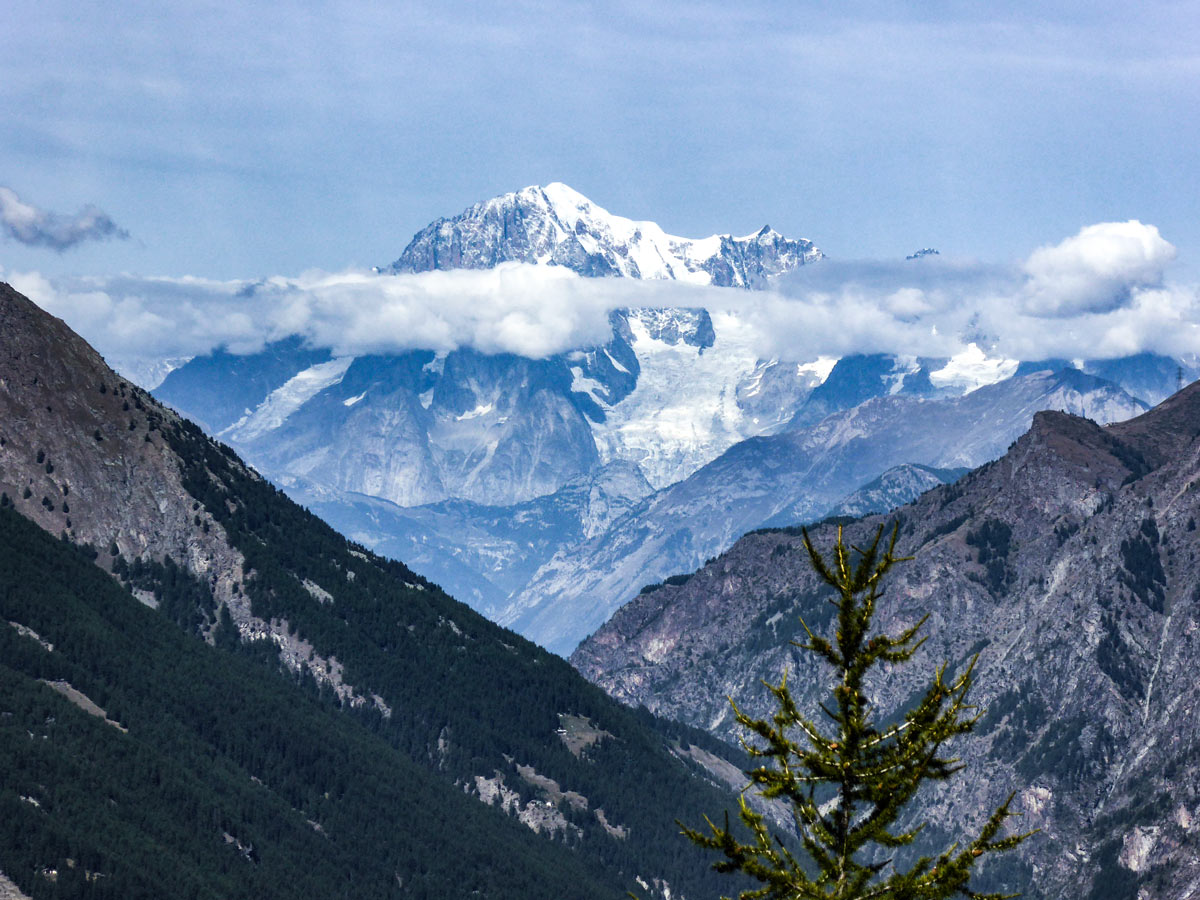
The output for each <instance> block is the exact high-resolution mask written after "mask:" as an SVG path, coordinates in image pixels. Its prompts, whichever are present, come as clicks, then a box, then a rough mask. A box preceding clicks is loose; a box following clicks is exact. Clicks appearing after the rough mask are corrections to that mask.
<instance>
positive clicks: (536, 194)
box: [384, 181, 822, 288]
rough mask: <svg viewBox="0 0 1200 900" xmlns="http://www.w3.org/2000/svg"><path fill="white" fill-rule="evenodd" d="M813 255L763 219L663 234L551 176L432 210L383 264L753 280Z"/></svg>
mask: <svg viewBox="0 0 1200 900" xmlns="http://www.w3.org/2000/svg"><path fill="white" fill-rule="evenodd" d="M821 257H822V254H821V251H820V250H818V249H817V248H816V247H815V246H814V245H813V244H812V242H811V241H806V240H797V241H792V240H788V239H786V238H784V237H783V236H782V235H780V234H779V233H778V232H776V231H774V230H773V229H771V228H770V227H769V226H764V227H763V228H761V229H760V230H759V231H757V232H755V233H754V234H751V235H746V236H745V237H734V236H732V235H730V234H715V235H711V236H709V237H706V238H699V239H691V238H685V237H679V236H678V235H673V234H667V232H665V231H664V230H663V229H662V228H661V227H660V226H659V225H658V224H657V223H655V222H648V221H636V220H633V219H628V218H625V217H624V216H618V215H615V214H613V213H610V212H609V211H608V210H606V209H604V208H603V207H601V206H598V205H596V204H595V203H593V202H592V201H591V200H589V199H588V198H587V197H585V196H583V194H580V193H579V192H578V191H576V190H574V189H573V188H571V187H569V186H567V185H565V184H563V183H562V182H557V181H556V182H551V183H550V184H547V185H545V186H544V187H539V186H536V185H535V186H530V187H527V188H523V189H521V190H519V191H514V192H512V193H508V194H502V195H501V196H499V197H494V198H492V199H491V200H485V201H483V202H482V203H477V204H475V205H474V206H472V207H470V208H469V209H467V210H465V211H464V212H463V213H462V214H460V215H458V216H455V217H454V218H451V219H438V220H437V221H436V222H433V223H432V224H430V225H429V226H427V227H426V228H424V229H423V230H422V231H420V232H418V233H417V235H416V236H415V237H414V238H413V239H412V241H411V242H410V243H409V245H408V247H406V248H405V250H404V252H403V253H402V254H401V255H400V258H399V259H397V260H396V261H395V262H394V263H392V264H391V266H389V267H387V268H386V269H384V271H386V272H390V273H392V274H396V273H401V272H424V271H429V270H431V269H457V268H468V269H478V268H489V267H491V266H494V265H496V264H497V263H500V262H507V261H518V262H526V263H532V264H536V265H561V266H565V267H567V268H570V269H572V270H574V271H576V272H578V273H579V274H581V275H585V276H593V277H596V276H610V277H624V278H641V279H663V280H672V281H685V282H689V283H693V284H711V285H719V286H727V287H744V288H753V287H762V286H763V285H765V283H766V281H767V279H768V278H770V277H771V276H773V275H778V274H780V273H782V272H787V271H791V270H792V269H795V268H798V267H799V266H802V265H805V264H806V263H810V262H815V261H816V260H818V259H820V258H821Z"/></svg>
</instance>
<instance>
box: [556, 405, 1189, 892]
mask: <svg viewBox="0 0 1200 900" xmlns="http://www.w3.org/2000/svg"><path fill="white" fill-rule="evenodd" d="M1197 518H1200V385H1193V386H1191V387H1190V388H1187V389H1186V390H1184V391H1183V392H1182V393H1180V394H1178V395H1176V396H1175V397H1172V398H1171V399H1169V400H1168V401H1166V402H1165V403H1164V404H1162V405H1161V406H1160V407H1158V408H1156V409H1154V410H1152V411H1151V412H1149V413H1146V414H1145V415H1142V416H1140V417H1138V418H1135V419H1132V420H1130V421H1128V422H1125V423H1121V424H1117V425H1111V426H1108V427H1107V428H1102V427H1100V426H1098V425H1096V424H1095V423H1093V422H1090V421H1088V420H1086V419H1082V418H1077V417H1074V416H1069V415H1065V414H1061V413H1052V412H1043V413H1039V414H1038V415H1037V416H1036V417H1035V418H1034V422H1033V426H1032V428H1031V429H1030V430H1029V432H1028V433H1027V434H1025V435H1024V436H1023V437H1021V438H1020V439H1019V440H1018V441H1017V442H1016V443H1015V444H1014V445H1013V447H1012V448H1011V449H1010V450H1009V451H1008V453H1007V454H1005V455H1004V456H1003V458H1001V459H1000V460H998V461H996V462H994V463H991V464H989V465H986V466H984V467H982V468H980V469H978V470H976V471H974V472H973V473H971V474H970V475H968V476H966V477H965V478H964V479H962V480H961V481H959V482H957V483H955V484H953V485H947V486H944V487H939V488H935V489H934V490H932V491H930V492H929V493H927V494H925V495H924V496H922V497H921V499H919V500H918V501H916V502H915V503H913V504H911V505H909V506H907V507H904V508H902V509H901V510H899V511H898V512H897V514H896V519H897V521H899V522H900V523H901V541H900V548H899V549H900V551H901V552H902V553H904V554H906V555H913V556H915V559H914V560H913V561H911V562H908V563H905V564H903V565H902V566H900V567H899V568H898V569H897V574H896V575H895V577H894V578H893V579H892V582H891V584H890V585H889V586H888V589H887V592H886V595H885V597H884V600H883V602H882V604H881V606H880V610H879V624H880V626H881V627H883V628H886V629H888V630H890V631H895V630H897V629H899V628H902V627H904V626H906V625H910V624H912V623H914V622H916V621H917V620H918V619H919V618H920V617H921V616H923V615H925V614H926V613H928V614H929V617H930V618H929V621H928V623H927V626H926V630H927V633H928V635H929V641H928V643H927V644H926V645H925V646H924V647H923V648H922V650H921V652H920V653H919V654H918V656H917V658H916V660H915V661H914V663H913V664H911V665H909V666H904V667H900V668H898V669H896V670H895V672H894V674H893V675H891V676H889V677H888V678H887V679H886V680H880V681H878V682H876V683H875V684H874V685H873V688H872V690H873V694H874V696H873V702H874V703H876V705H878V707H879V708H880V710H881V711H882V712H883V713H884V714H887V713H888V712H889V711H890V710H892V709H896V708H898V707H899V706H901V705H904V704H906V703H907V702H908V698H909V697H910V696H911V695H912V693H913V691H914V690H916V689H917V687H918V684H919V682H920V681H921V680H922V679H924V678H925V677H926V676H927V675H928V673H929V672H930V671H931V669H932V667H934V666H935V665H937V664H939V663H941V662H943V661H949V662H950V664H951V665H952V666H961V665H962V664H963V663H964V662H965V660H967V659H969V658H970V657H971V656H972V655H973V654H975V653H977V652H978V653H980V661H979V669H978V688H977V691H976V694H975V700H976V702H977V703H979V704H980V705H981V706H982V707H984V708H985V709H986V714H985V716H984V718H983V719H982V720H981V722H980V725H979V728H978V730H977V734H975V735H974V736H970V737H967V738H964V739H962V740H961V741H960V742H958V744H957V745H956V746H955V748H954V752H955V753H956V754H957V755H962V756H963V758H964V761H965V762H966V763H967V769H966V772H965V773H964V774H963V775H961V776H959V777H958V778H957V779H955V780H953V781H951V782H950V783H949V784H948V785H947V786H946V787H945V788H943V789H940V790H935V791H930V792H928V793H926V794H924V795H923V800H922V804H923V809H922V815H923V817H925V818H927V819H930V820H932V821H933V822H935V823H940V822H950V821H953V822H962V823H967V822H970V821H978V820H979V818H980V817H981V816H982V815H984V814H985V812H986V811H987V810H988V809H990V808H993V807H994V806H995V805H996V804H997V802H999V801H1000V800H1002V799H1003V797H1004V796H1005V795H1006V794H1007V792H1008V791H1010V790H1015V791H1017V792H1018V795H1017V801H1016V805H1017V808H1018V809H1019V810H1020V811H1021V812H1023V813H1024V815H1025V819H1024V820H1023V821H1022V822H1021V823H1020V827H1022V828H1025V827H1030V828H1034V827H1036V828H1041V829H1042V832H1041V833H1040V834H1039V835H1038V836H1036V837H1035V838H1032V839H1031V840H1030V841H1029V842H1028V844H1027V845H1026V847H1025V848H1023V849H1022V850H1021V851H1020V853H1019V854H1018V855H1017V860H1012V861H1010V862H1009V863H1008V869H1007V873H1008V875H1009V876H1010V877H1011V878H1012V879H1013V880H1010V881H1009V884H1010V886H1013V887H1016V888H1019V889H1021V890H1023V891H1025V896H1032V897H1054V898H1067V897H1080V896H1091V897H1130V898H1132V897H1136V896H1147V897H1161V898H1183V897H1187V896H1191V895H1192V891H1194V884H1195V881H1196V879H1197V878H1198V877H1200V861H1198V857H1197V854H1196V852H1195V847H1196V845H1197V841H1198V840H1200V834H1198V833H1197V828H1196V815H1197V812H1198V809H1200V718H1198V717H1197V715H1196V710H1197V709H1200V687H1198V686H1197V682H1196V679H1195V677H1194V672H1195V667H1196V664H1197V660H1198V659H1200V630H1198V629H1197V628H1196V627H1195V623H1196V622H1197V621H1200V591H1197V589H1196V584H1197V582H1200V537H1198V535H1200V531H1198V530H1197V526H1196V522H1197ZM883 521H884V520H883V519H882V518H879V517H875V518H871V519H866V520H862V521H861V522H859V523H857V524H855V525H852V526H848V530H847V537H848V539H849V540H850V541H852V542H854V543H860V542H861V541H863V540H865V539H867V538H868V535H869V534H870V533H871V532H872V531H873V530H874V529H875V528H876V527H878V525H879V524H880V523H881V522H883ZM812 535H813V538H814V540H815V541H816V543H817V544H818V545H819V546H823V547H828V546H829V544H830V543H831V542H832V540H833V538H834V532H833V529H832V526H821V527H817V528H815V529H814V530H813V532H812ZM823 593H824V592H823V591H822V590H821V589H820V588H818V586H817V584H816V583H815V581H814V579H813V575H812V573H811V571H810V569H809V566H808V562H807V559H806V555H805V554H804V552H803V550H802V548H801V547H800V538H799V536H798V535H797V534H795V533H794V532H789V531H773V532H763V533H758V534H754V535H749V536H747V537H745V538H743V539H742V540H741V541H739V542H738V543H737V544H736V545H734V547H733V548H732V549H731V550H729V551H728V552H727V553H725V554H723V555H722V556H721V557H719V558H718V559H716V560H714V561H713V562H711V563H709V564H708V565H706V566H705V567H704V568H702V569H701V570H700V571H698V572H696V573H695V574H694V575H693V576H692V577H691V578H690V579H688V580H686V582H685V583H682V584H679V585H676V586H673V585H669V584H668V585H665V586H663V587H662V588H661V589H659V590H657V591H654V592H653V593H650V594H645V595H643V596H640V597H638V598H637V599H636V600H634V601H632V602H631V603H629V604H627V605H626V606H625V607H624V608H622V609H621V610H620V611H619V612H618V613H617V614H616V615H615V616H614V617H613V618H612V620H611V621H610V622H609V623H608V624H606V625H605V626H604V627H603V628H602V629H600V631H598V632H597V633H596V634H595V635H593V636H592V637H591V638H589V639H588V640H587V641H585V642H584V644H583V645H582V646H581V647H580V648H579V649H578V650H577V651H576V652H575V654H574V655H573V657H572V661H573V662H574V663H575V664H576V666H577V667H578V668H579V669H580V670H581V671H582V672H584V674H586V675H588V676H589V677H590V678H592V679H593V680H595V681H596V682H597V683H598V684H600V685H602V686H603V687H604V688H605V689H606V690H608V691H609V692H610V693H612V694H613V695H614V696H616V697H618V698H620V699H622V700H624V701H626V702H628V703H634V704H638V703H641V704H645V705H646V706H648V707H649V708H650V709H652V710H654V711H656V712H658V713H662V714H666V715H670V716H676V717H679V718H682V719H683V720H685V721H688V722H691V723H693V724H697V725H701V726H702V727H705V728H708V729H710V730H711V731H713V732H715V733H718V734H723V735H730V734H732V733H733V732H734V723H733V721H732V716H731V715H730V714H729V710H728V707H727V705H726V704H725V702H724V701H723V699H722V698H724V697H725V696H727V695H728V696H732V697H733V698H734V699H735V700H736V701H737V702H738V703H739V705H741V706H743V708H745V709H747V710H748V711H750V712H751V713H762V712H764V711H766V709H767V708H768V703H767V699H766V697H765V696H764V691H763V690H762V688H761V685H760V684H759V683H758V679H760V678H764V677H766V678H771V679H777V678H778V677H779V675H780V674H781V673H782V672H783V670H784V669H785V668H787V669H789V670H790V673H791V674H790V677H789V683H791V684H792V685H793V689H794V690H796V691H798V693H799V697H800V701H801V703H802V705H803V707H804V708H806V709H815V706H814V704H815V703H816V702H817V700H818V699H819V698H820V697H821V696H822V695H823V693H824V691H825V690H826V689H827V686H826V685H824V682H823V674H822V672H821V671H820V670H818V669H817V668H816V667H815V666H814V663H813V661H812V660H811V658H810V657H809V655H808V654H803V653H799V652H797V651H796V650H795V649H794V648H793V647H791V646H790V645H789V643H788V641H789V640H798V639H801V638H802V636H803V633H802V627H801V625H800V617H801V616H803V617H804V619H805V621H807V622H808V624H809V625H810V626H811V627H813V628H814V629H824V628H826V627H828V625H829V621H828V620H829V613H828V609H829V607H828V605H827V604H826V603H825V602H824V600H823V599H822V597H823ZM935 830H936V828H935ZM1018 860H1019V861H1018ZM1139 889H1144V890H1145V891H1147V893H1145V894H1140V893H1139Z"/></svg>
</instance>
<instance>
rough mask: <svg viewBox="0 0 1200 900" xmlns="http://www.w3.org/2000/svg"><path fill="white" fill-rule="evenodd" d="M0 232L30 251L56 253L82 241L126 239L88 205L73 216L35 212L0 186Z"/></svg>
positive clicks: (106, 216)
mask: <svg viewBox="0 0 1200 900" xmlns="http://www.w3.org/2000/svg"><path fill="white" fill-rule="evenodd" d="M0 232H2V233H3V234H5V235H7V236H8V237H10V238H12V239H13V240H14V241H19V242H20V243H22V244H28V245H29V246H32V247H50V248H51V249H53V250H57V251H58V252H59V253H61V252H63V251H64V250H67V249H69V248H71V247H74V246H75V245H76V244H80V243H83V242H84V241H99V240H104V239H105V238H113V237H115V238H122V239H124V238H128V237H129V232H128V231H126V230H125V229H123V228H120V227H119V226H118V225H117V223H116V222H114V221H113V220H112V219H110V218H109V217H108V215H107V214H106V213H105V212H104V211H102V210H100V209H97V208H96V207H95V206H92V205H90V204H89V205H88V206H85V207H83V209H81V210H79V212H77V213H75V215H73V216H63V215H59V214H58V213H52V212H48V211H46V210H44V209H39V208H38V207H36V206H34V205H33V204H31V203H26V202H24V201H23V200H22V199H21V198H20V197H18V196H17V193H16V191H14V190H12V189H11V188H7V187H4V186H3V185H0Z"/></svg>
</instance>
